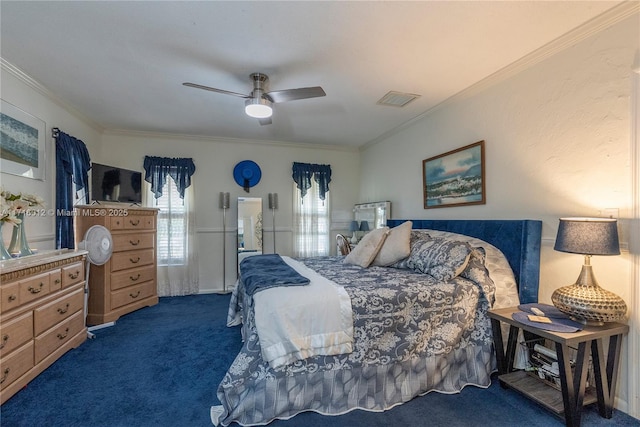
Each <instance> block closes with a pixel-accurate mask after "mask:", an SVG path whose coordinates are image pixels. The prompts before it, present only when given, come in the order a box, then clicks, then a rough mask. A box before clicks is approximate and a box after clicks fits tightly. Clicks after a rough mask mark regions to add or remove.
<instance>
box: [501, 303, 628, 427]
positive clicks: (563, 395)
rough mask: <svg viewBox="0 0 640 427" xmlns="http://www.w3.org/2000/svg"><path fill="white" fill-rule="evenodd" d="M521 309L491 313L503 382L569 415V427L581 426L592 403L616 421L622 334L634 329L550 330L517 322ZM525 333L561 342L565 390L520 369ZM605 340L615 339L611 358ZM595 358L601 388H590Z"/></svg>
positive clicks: (616, 325) (559, 351)
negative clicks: (588, 381) (519, 350)
mask: <svg viewBox="0 0 640 427" xmlns="http://www.w3.org/2000/svg"><path fill="white" fill-rule="evenodd" d="M517 311H518V308H517V307H510V308H502V309H496V310H491V311H489V317H490V318H491V324H492V327H493V339H494V344H495V348H496V360H497V364H498V373H499V374H500V375H499V377H498V379H499V380H500V384H501V385H502V386H503V387H509V388H512V389H514V390H516V391H518V392H520V393H522V394H524V395H525V396H527V397H528V398H530V399H532V400H534V401H535V402H537V403H539V404H540V405H542V406H544V407H545V408H547V409H549V410H550V411H552V412H553V413H555V414H556V415H558V416H561V417H564V419H565V422H566V425H567V426H579V425H580V418H581V415H582V407H583V406H584V405H588V404H591V403H597V404H598V410H599V412H600V415H601V416H602V417H604V418H611V417H612V415H613V398H614V394H615V389H616V380H617V376H618V364H619V362H620V347H621V344H622V336H623V335H624V334H626V333H627V332H628V331H629V326H627V325H624V324H621V323H607V324H606V325H605V326H585V328H584V329H583V330H581V331H578V332H573V333H562V332H550V331H545V330H542V329H538V328H535V327H533V326H529V325H525V324H523V323H520V322H518V321H516V320H514V319H513V318H512V316H511V315H512V314H513V313H514V312H517ZM501 323H506V324H508V325H509V339H508V341H507V346H506V349H505V347H504V345H503V340H502V330H501V328H500V324H501ZM519 330H522V331H523V332H525V333H528V334H533V335H535V336H539V337H541V338H545V339H547V340H550V341H552V342H553V343H555V351H556V354H557V356H558V365H559V374H560V382H561V390H557V389H555V388H553V387H551V386H550V385H548V384H546V383H545V382H543V381H542V380H538V379H537V378H535V377H532V376H531V375H529V374H527V373H526V372H524V371H516V370H514V368H513V362H514V359H515V351H516V346H517V345H518V343H517V340H518V332H519ZM605 338H608V340H609V345H608V352H607V356H606V358H605V352H604V343H603V340H604V339H605ZM571 348H576V349H577V353H576V356H575V367H574V368H572V367H571V363H570V360H569V357H570V356H569V354H570V349H571ZM589 355H591V359H592V363H593V372H594V378H593V382H594V383H595V387H590V388H589V389H586V387H585V385H586V378H587V368H588V363H589Z"/></svg>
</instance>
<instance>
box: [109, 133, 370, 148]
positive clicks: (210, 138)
mask: <svg viewBox="0 0 640 427" xmlns="http://www.w3.org/2000/svg"><path fill="white" fill-rule="evenodd" d="M102 134H103V135H114V136H125V137H132V138H156V139H180V140H183V141H184V140H187V141H205V142H218V143H222V144H234V145H238V144H249V145H269V146H274V147H287V148H291V147H295V148H303V149H307V150H317V149H321V150H333V151H342V152H353V153H355V152H358V151H359V147H351V146H341V145H329V144H305V143H302V142H288V141H272V140H256V139H242V138H229V137H219V136H208V135H190V134H178V133H170V132H148V131H132V130H126V129H105V130H104V131H103V132H102Z"/></svg>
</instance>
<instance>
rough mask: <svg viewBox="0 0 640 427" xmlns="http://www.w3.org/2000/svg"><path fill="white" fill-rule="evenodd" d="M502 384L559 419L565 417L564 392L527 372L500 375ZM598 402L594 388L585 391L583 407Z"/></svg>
mask: <svg viewBox="0 0 640 427" xmlns="http://www.w3.org/2000/svg"><path fill="white" fill-rule="evenodd" d="M498 379H499V380H500V383H501V384H503V385H505V386H507V387H509V388H512V389H514V390H516V391H518V392H520V393H522V394H523V395H525V396H526V397H528V398H529V399H531V400H534V401H536V402H537V403H538V404H540V405H542V406H544V407H545V408H547V409H549V410H550V411H551V412H554V413H555V414H556V415H558V416H559V417H564V404H563V401H562V392H561V391H560V390H558V389H556V388H553V387H551V386H550V385H548V384H547V383H545V382H544V381H542V380H540V379H538V378H535V377H533V376H531V375H530V374H528V373H526V372H525V371H514V372H510V373H508V374H503V375H500V376H499V378H498ZM597 401H598V396H597V395H596V392H595V390H594V389H593V387H591V388H588V389H586V390H585V393H584V401H583V405H582V406H587V405H591V404H592V403H596V402H597Z"/></svg>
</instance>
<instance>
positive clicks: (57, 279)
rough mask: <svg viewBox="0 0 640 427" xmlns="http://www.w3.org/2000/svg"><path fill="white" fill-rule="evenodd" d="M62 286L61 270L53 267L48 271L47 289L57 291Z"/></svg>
mask: <svg viewBox="0 0 640 427" xmlns="http://www.w3.org/2000/svg"><path fill="white" fill-rule="evenodd" d="M61 287H62V270H60V269H55V270H53V271H51V272H50V273H49V290H50V291H51V292H53V291H58V290H60V288H61Z"/></svg>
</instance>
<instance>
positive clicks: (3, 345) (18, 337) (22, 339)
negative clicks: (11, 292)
mask: <svg viewBox="0 0 640 427" xmlns="http://www.w3.org/2000/svg"><path fill="white" fill-rule="evenodd" d="M31 313H32V312H31V311H28V312H27V313H25V314H23V315H21V316H19V317H16V318H15V319H11V320H9V321H8V322H2V326H1V327H0V357H3V356H6V355H7V354H9V353H10V352H12V351H13V350H15V349H16V348H18V347H20V346H21V345H22V344H24V343H26V342H27V341H30V340H31V339H32V338H33V315H32V314H31Z"/></svg>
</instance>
